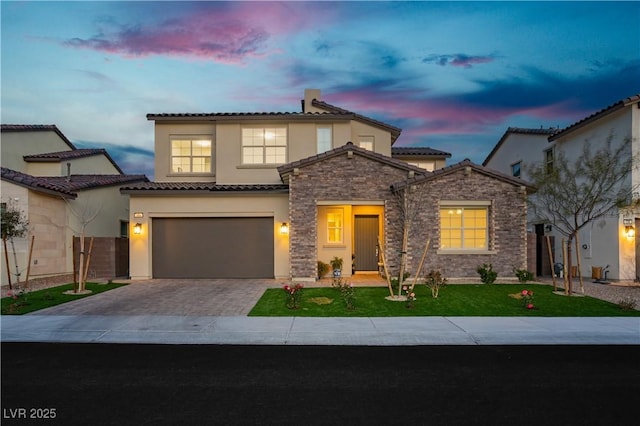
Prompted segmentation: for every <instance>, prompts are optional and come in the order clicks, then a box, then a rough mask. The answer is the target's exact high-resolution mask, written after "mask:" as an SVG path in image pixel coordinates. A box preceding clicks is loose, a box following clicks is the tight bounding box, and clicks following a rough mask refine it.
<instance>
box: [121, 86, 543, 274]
mask: <svg viewBox="0 0 640 426" xmlns="http://www.w3.org/2000/svg"><path fill="white" fill-rule="evenodd" d="M302 107H303V108H302V112H299V113H266V112H257V113H193V114H187V113H179V114H149V115H147V119H149V120H152V121H154V122H155V153H156V163H155V177H156V182H149V183H142V184H136V185H128V186H125V187H123V188H122V189H121V192H122V193H124V194H127V195H129V196H130V211H131V216H130V220H131V222H132V223H135V224H136V225H137V226H139V229H140V233H139V234H135V235H132V238H131V248H130V253H131V277H132V278H133V279H146V278H258V277H260V278H263V277H264V278H273V277H275V278H289V279H293V280H314V279H315V278H316V275H317V261H318V260H321V261H324V262H326V263H328V262H329V261H330V260H331V259H332V258H334V257H336V256H337V257H340V258H342V259H343V261H344V265H343V275H344V276H350V275H351V274H352V268H351V266H352V262H351V260H352V256H353V258H354V261H355V262H354V263H355V268H354V269H355V272H356V273H359V272H378V270H379V261H380V252H379V250H378V247H377V241H378V240H380V242H381V243H382V248H383V249H384V254H385V255H386V260H387V262H388V263H389V268H390V270H391V273H395V272H397V270H398V269H397V268H398V261H399V256H400V251H401V240H402V223H401V220H400V211H399V206H398V203H397V202H396V197H395V195H394V192H396V191H402V190H403V189H405V188H409V191H410V196H411V197H414V196H416V197H421V198H420V199H421V200H423V201H422V207H421V209H420V211H419V214H418V216H417V218H416V219H415V222H414V224H413V227H412V230H413V231H412V233H411V237H410V240H409V247H410V253H409V258H408V267H409V271H413V272H415V269H416V267H417V262H418V261H419V259H420V256H421V254H422V251H423V250H424V246H425V243H426V241H427V239H428V238H430V239H431V246H430V251H429V255H428V261H427V262H428V263H427V266H426V267H427V268H436V267H437V268H439V269H441V270H443V272H444V273H445V275H446V276H448V277H477V273H476V268H477V267H478V266H479V265H481V264H482V263H485V262H486V263H490V262H491V263H493V264H494V267H496V268H497V269H498V272H499V273H500V274H501V275H503V276H507V275H508V276H511V275H512V272H511V271H512V268H513V267H518V268H520V267H526V218H525V216H524V214H523V212H526V194H527V192H528V191H529V190H530V189H531V188H530V186H528V185H527V184H525V183H523V182H522V180H520V179H517V178H513V177H511V176H508V175H506V174H501V173H497V172H495V171H491V170H489V169H486V168H484V167H482V166H479V165H475V164H472V163H471V162H469V161H464V162H462V163H459V164H455V165H452V166H448V167H445V168H438V167H439V166H440V165H441V164H442V165H443V164H444V160H445V158H447V157H449V154H448V153H443V152H440V151H435V150H429V149H423V150H422V151H423V152H422V153H421V154H422V159H425V158H429V157H435V158H437V163H436V164H434V168H436V170H435V171H434V172H430V171H428V170H427V169H425V168H422V167H417V166H415V165H412V164H409V163H407V162H406V161H402V160H399V159H398V158H394V156H393V155H392V154H393V153H394V149H395V148H392V145H393V144H394V143H395V142H396V140H397V139H398V137H399V136H400V133H401V130H400V129H398V128H396V127H394V126H390V125H388V124H385V123H382V122H380V121H377V120H373V119H371V118H368V117H365V116H362V115H360V114H356V113H354V112H351V111H347V110H344V109H342V108H338V107H336V106H333V105H330V104H327V103H326V102H323V101H321V100H320V91H318V90H306V91H305V99H304V100H303V101H302ZM425 150H427V151H429V152H425ZM396 153H400V154H404V156H401V157H400V158H406V157H410V159H411V158H414V156H417V157H420V155H416V154H415V151H413V150H412V149H409V150H406V151H402V150H398V151H396ZM433 161H436V160H433ZM429 167H430V166H429ZM406 185H408V186H406Z"/></svg>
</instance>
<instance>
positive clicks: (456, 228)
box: [440, 206, 489, 250]
mask: <svg viewBox="0 0 640 426" xmlns="http://www.w3.org/2000/svg"><path fill="white" fill-rule="evenodd" d="M488 213H489V209H488V208H487V207H483V206H441V207H440V248H441V249H443V250H447V249H458V250H460V249H462V250H467V249H468V250H487V249H488V234H489V232H488V230H489V228H488Z"/></svg>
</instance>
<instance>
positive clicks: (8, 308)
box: [0, 283, 126, 315]
mask: <svg viewBox="0 0 640 426" xmlns="http://www.w3.org/2000/svg"><path fill="white" fill-rule="evenodd" d="M123 285H126V284H119V283H108V284H97V283H87V285H86V287H87V290H91V293H88V294H78V295H72V294H64V292H65V291H69V290H73V284H64V285H61V286H58V287H51V288H45V289H42V290H36V291H32V292H28V293H26V294H25V295H22V296H20V297H19V298H17V299H14V298H12V297H3V298H2V299H1V300H0V302H1V308H2V315H22V314H27V313H29V312H33V311H38V310H40V309H44V308H49V307H51V306H56V305H60V304H62V303H66V302H70V301H72V300H78V299H82V298H84V297H89V296H92V295H94V294H98V293H102V292H105V291H108V290H112V289H114V288H118V287H122V286H123Z"/></svg>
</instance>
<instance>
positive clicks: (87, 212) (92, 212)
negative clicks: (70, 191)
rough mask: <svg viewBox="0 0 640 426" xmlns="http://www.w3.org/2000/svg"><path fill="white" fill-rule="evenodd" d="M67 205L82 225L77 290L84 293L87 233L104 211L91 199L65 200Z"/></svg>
mask: <svg viewBox="0 0 640 426" xmlns="http://www.w3.org/2000/svg"><path fill="white" fill-rule="evenodd" d="M65 201H66V202H67V205H68V206H69V210H70V211H71V214H72V215H73V216H75V218H76V219H77V220H78V222H79V224H80V229H79V230H77V231H79V233H80V262H79V267H78V271H79V272H78V287H77V288H76V289H75V291H76V292H83V291H85V289H86V282H85V276H84V269H85V268H84V263H85V253H84V248H85V231H86V229H87V226H88V225H89V224H90V223H91V222H93V221H94V220H95V218H96V217H98V214H100V210H102V206H101V205H94V204H93V203H91V202H90V200H89V199H86V200H84V201H83V202H80V201H74V202H71V201H69V200H67V199H66V198H65Z"/></svg>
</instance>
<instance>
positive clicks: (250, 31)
mask: <svg viewBox="0 0 640 426" xmlns="http://www.w3.org/2000/svg"><path fill="white" fill-rule="evenodd" d="M206 6H207V7H204V8H203V7H196V8H195V9H194V10H191V11H188V12H187V13H186V14H183V15H182V16H178V17H174V18H172V19H169V20H164V21H163V22H160V23H158V24H155V25H129V26H124V27H119V28H114V29H112V30H111V31H101V32H100V35H97V36H94V37H91V38H73V39H69V40H66V41H65V42H64V44H65V45H67V46H71V47H76V48H85V49H91V50H97V51H101V52H107V53H112V54H116V55H122V56H125V57H144V56H151V55H164V56H175V57H189V58H195V59H202V60H211V61H215V62H222V63H241V62H242V61H243V60H244V59H245V58H247V57H252V56H261V55H264V54H265V52H266V51H267V49H268V46H267V42H268V40H269V38H270V37H273V36H276V35H282V34H287V33H290V32H294V31H296V30H299V29H300V28H302V27H304V25H305V22H306V20H307V19H309V16H310V14H308V11H305V10H304V9H303V8H301V6H300V5H298V4H288V3H272V2H267V3H249V2H231V3H215V4H214V5H213V6H211V7H209V5H206ZM303 12H305V13H303ZM325 16H326V14H325ZM319 21H320V22H322V21H323V19H322V18H321V19H319V20H318V18H317V17H314V21H313V22H314V23H318V22H319Z"/></svg>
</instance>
